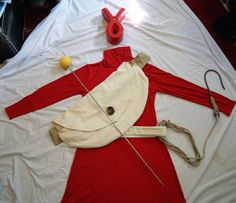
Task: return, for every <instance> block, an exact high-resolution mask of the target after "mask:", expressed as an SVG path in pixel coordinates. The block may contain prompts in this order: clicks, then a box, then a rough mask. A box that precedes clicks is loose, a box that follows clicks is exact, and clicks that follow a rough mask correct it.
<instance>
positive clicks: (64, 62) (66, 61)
mask: <svg viewBox="0 0 236 203" xmlns="http://www.w3.org/2000/svg"><path fill="white" fill-rule="evenodd" d="M60 65H61V67H62V68H63V69H65V70H66V69H68V68H69V67H70V66H71V65H72V59H71V57H69V56H63V57H61V59H60Z"/></svg>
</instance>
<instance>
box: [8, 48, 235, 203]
mask: <svg viewBox="0 0 236 203" xmlns="http://www.w3.org/2000/svg"><path fill="white" fill-rule="evenodd" d="M131 59H132V56H131V51H130V48H129V47H121V48H115V49H111V50H108V51H105V52H104V59H103V60H102V61H101V62H99V63H96V64H90V65H86V66H84V67H82V68H80V69H78V70H77V71H75V72H76V74H78V76H79V77H80V78H81V80H82V81H83V83H84V84H85V85H86V87H87V88H88V89H89V90H91V89H92V88H94V87H95V86H97V85H98V84H99V83H101V82H102V81H103V80H104V79H106V78H107V77H108V76H109V75H110V74H111V73H112V72H114V71H115V70H116V69H117V68H118V66H119V65H120V64H121V63H122V62H123V61H129V60H131ZM143 70H144V73H145V74H146V76H147V77H148V79H149V95H148V100H147V104H146V107H145V109H144V112H143V114H142V115H141V117H140V118H139V119H138V121H137V122H136V123H135V125H137V126H154V125H156V124H157V119H156V112H155V108H154V102H155V95H156V93H157V92H163V93H167V94H171V95H173V96H177V97H180V98H183V99H187V100H189V101H193V102H196V103H199V104H201V105H205V106H208V107H211V104H210V102H209V96H208V92H207V90H206V89H204V88H202V87H199V86H197V85H195V84H193V83H190V82H188V81H186V80H183V79H181V78H179V77H176V76H174V75H171V74H170V73H167V72H164V71H163V70H161V69H159V68H157V67H154V66H153V65H150V64H147V65H146V66H145V68H144V69H143ZM76 94H82V95H85V94H86V91H85V90H84V89H83V88H82V86H81V85H80V84H79V82H78V81H77V80H76V78H75V77H74V76H73V75H72V74H69V75H67V76H64V77H62V78H60V79H58V80H56V81H53V82H52V83H49V84H47V85H45V86H44V87H42V88H40V89H38V90H37V91H35V92H34V93H33V94H31V95H29V96H27V97H25V98H23V99H22V100H20V101H19V102H17V103H16V104H13V105H11V106H9V107H7V108H6V111H7V113H8V115H9V118H15V117H17V116H20V115H23V114H25V113H28V112H32V111H35V110H37V109H40V108H43V107H45V106H48V105H50V104H53V103H55V102H57V101H60V100H62V99H65V98H67V97H70V96H72V95H76ZM213 96H214V97H215V99H216V101H217V104H218V106H219V109H220V111H221V112H223V113H225V114H226V115H230V113H231V112H232V109H233V107H234V105H235V101H232V100H230V99H228V98H226V97H224V96H222V95H219V94H217V93H213ZM130 141H131V142H132V144H133V145H134V146H135V148H136V149H137V150H138V151H139V153H140V154H141V155H142V156H143V158H144V159H145V160H146V161H147V163H148V164H149V165H150V166H151V168H152V169H153V170H154V171H155V173H156V174H157V175H158V176H159V177H160V179H161V180H162V181H163V182H164V184H165V186H164V187H163V186H162V185H161V184H160V183H159V182H158V181H157V180H156V179H155V177H154V176H153V175H152V174H151V173H150V171H148V169H147V168H146V166H145V165H144V164H143V162H142V161H141V160H140V159H139V158H138V157H137V155H136V154H135V153H134V151H133V150H132V149H131V148H130V146H129V145H128V144H127V142H126V141H125V140H124V139H118V140H116V141H114V142H113V143H111V144H109V145H107V146H105V147H102V148H97V149H77V151H76V153H75V157H74V161H73V164H72V167H71V171H70V175H69V179H68V182H67V186H66V191H65V194H64V196H63V199H62V202H63V203H73V202H74V203H78V202H83V203H86V202H96V203H111V202H112V203H116V202H117V203H120V202H123V203H126V202H135V203H143V202H148V203H152V202H155V203H156V202H176V203H181V202H185V199H184V196H183V193H182V191H181V187H180V184H179V181H178V178H177V175H176V172H175V168H174V166H173V164H172V161H171V158H170V155H169V153H168V151H167V149H166V147H165V145H164V144H163V143H162V142H160V141H159V140H158V139H156V138H138V139H137V138H136V139H134V138H133V139H130Z"/></svg>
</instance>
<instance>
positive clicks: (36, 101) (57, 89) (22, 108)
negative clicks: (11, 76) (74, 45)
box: [5, 65, 89, 119]
mask: <svg viewBox="0 0 236 203" xmlns="http://www.w3.org/2000/svg"><path fill="white" fill-rule="evenodd" d="M74 72H75V73H76V74H77V75H78V77H79V78H80V79H81V81H82V82H83V83H84V84H85V85H87V84H88V74H89V68H88V67H87V65H86V66H84V67H81V68H80V69H78V70H76V71H74ZM85 93H86V92H85V90H84V88H83V87H82V85H81V84H80V83H79V81H78V80H77V79H76V78H75V76H74V75H73V74H72V73H70V74H68V75H66V76H63V77H61V78H59V79H57V80H55V81H53V82H51V83H49V84H47V85H45V86H43V87H41V88H39V89H38V90H36V91H35V92H33V93H32V94H30V95H28V96H26V97H24V98H23V99H21V100H20V101H18V102H16V103H15V104H12V105H10V106H8V107H6V109H5V110H6V112H7V115H8V117H9V118H10V119H13V118H15V117H18V116H21V115H24V114H27V113H29V112H33V111H35V110H38V109H41V108H44V107H46V106H49V105H51V104H53V103H56V102H58V101H61V100H63V99H65V98H68V97H70V96H74V95H77V94H85Z"/></svg>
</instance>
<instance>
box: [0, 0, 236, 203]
mask: <svg viewBox="0 0 236 203" xmlns="http://www.w3.org/2000/svg"><path fill="white" fill-rule="evenodd" d="M104 7H107V8H108V9H109V10H110V11H111V13H112V14H116V12H117V11H118V10H119V8H121V7H124V8H125V9H126V10H127V11H128V15H127V16H126V18H125V19H124V21H123V26H124V30H125V34H124V39H123V41H122V43H121V44H120V45H119V46H127V45H128V46H131V49H132V53H133V55H136V54H137V53H138V52H140V51H142V52H144V53H146V54H147V55H149V56H150V57H151V63H152V64H153V65H155V66H158V67H160V68H161V69H163V70H165V71H167V72H170V73H172V74H174V75H177V76H180V77H182V78H184V79H186V80H188V81H191V82H193V83H195V84H197V85H200V86H202V87H205V84H204V80H203V75H204V72H205V71H206V70H208V69H214V70H217V71H218V72H219V73H220V74H221V76H222V79H223V82H224V85H225V87H226V90H225V91H224V90H223V89H222V88H221V85H220V83H219V80H218V77H217V75H215V74H214V73H210V74H209V75H208V79H209V85H210V87H211V88H212V90H214V91H216V92H218V93H220V94H222V95H224V96H227V97H229V98H231V99H233V100H235V99H236V80H235V78H236V73H235V71H234V69H233V67H232V66H231V64H230V63H229V62H228V60H227V59H226V57H225V56H224V54H223V53H222V51H221V50H220V49H219V47H218V46H217V45H216V43H215V41H214V40H213V39H212V38H211V36H210V35H209V33H208V32H207V30H206V29H205V28H204V26H203V25H202V24H201V22H200V21H199V20H198V18H197V17H196V16H195V15H194V14H193V13H192V12H191V10H190V9H189V8H188V7H187V6H186V4H185V3H184V2H183V1H182V0H168V1H166V0H152V1H151V0H150V1H143V0H137V1H136V0H120V1H108V0H97V1H95V0H89V1H77V0H62V1H61V2H60V3H59V4H58V5H57V6H56V7H55V8H54V9H53V10H52V12H51V13H50V15H49V16H48V17H47V18H46V19H45V20H44V21H43V22H41V23H40V24H39V25H38V26H37V28H36V29H35V30H34V31H33V32H32V34H31V35H30V36H29V38H28V39H27V40H26V42H25V43H24V46H23V47H22V49H21V51H20V52H19V53H18V54H17V55H16V56H15V57H14V58H12V59H10V61H9V62H8V63H7V64H6V65H5V66H4V67H3V68H2V69H0V95H1V100H0V101H1V103H0V107H1V108H0V109H1V110H0V202H4V203H13V202H17V203H25V202H35V203H36V202H44V203H47V202H48V203H51V202H54V203H56V202H60V200H61V198H62V195H63V193H64V190H65V186H66V182H67V179H68V175H69V172H70V167H71V163H72V160H73V155H74V152H75V149H73V148H69V147H68V146H66V145H65V144H61V145H58V146H54V145H53V143H52V141H51V139H50V137H49V135H48V129H49V128H50V126H51V121H53V120H54V119H55V118H57V117H58V115H60V114H61V113H62V112H64V111H65V110H66V109H67V108H68V107H69V106H71V105H72V104H73V103H75V101H77V100H78V99H80V97H81V96H80V95H78V96H74V97H71V98H68V99H66V100H63V101H60V102H58V103H56V104H53V105H51V106H48V107H47V108H44V109H41V110H38V111H35V112H33V113H29V114H27V115H24V116H21V117H18V118H16V119H13V120H9V119H8V118H7V115H6V113H5V111H4V108H5V107H6V106H8V105H10V104H12V103H14V102H16V101H18V100H19V99H21V98H22V97H24V96H26V95H28V94H29V93H31V92H33V91H35V90H36V89H38V88H39V87H41V86H43V85H45V84H47V83H49V82H50V81H53V80H55V79H57V78H59V77H61V76H63V75H64V74H67V73H66V72H63V70H62V69H60V68H59V64H58V61H59V59H60V57H61V56H63V55H70V56H72V57H73V64H74V66H75V67H81V66H82V65H84V64H87V63H94V62H97V61H100V60H101V59H102V52H103V50H105V49H109V48H111V47H114V46H111V45H109V44H108V43H107V42H106V36H105V26H106V22H105V21H104V20H103V18H102V15H101V9H102V8H104ZM156 97H157V98H156V103H155V107H156V113H157V118H158V121H161V120H162V119H170V120H171V121H173V122H175V123H177V124H179V125H182V126H185V127H187V128H188V129H190V130H191V131H192V132H193V135H194V137H195V139H196V144H197V146H198V147H199V148H200V149H202V147H203V142H204V139H205V137H206V136H207V133H208V131H209V129H210V128H211V126H212V124H213V122H214V119H213V116H212V111H211V109H209V108H206V107H204V106H200V105H198V104H195V103H192V102H188V101H185V100H182V99H178V98H175V97H173V96H170V95H166V94H157V96H156ZM235 128H236V111H235V109H234V111H233V112H232V114H231V116H230V117H227V116H225V115H223V114H222V115H221V120H220V123H219V125H218V126H217V128H216V130H215V132H214V134H213V136H212V137H211V138H210V142H209V144H208V146H207V152H206V157H205V159H204V160H203V161H202V163H201V165H200V166H199V167H197V168H193V167H190V166H189V165H187V164H186V163H184V162H183V161H182V160H180V159H179V157H177V156H176V155H175V154H174V153H172V152H170V153H171V157H172V160H173V162H174V165H175V168H176V170H177V175H178V177H179V180H180V184H181V187H182V190H183V192H184V195H185V198H186V200H187V202H189V203H192V202H195V203H198V202H204V203H207V202H224V203H226V202H236V193H235V189H236V159H235V154H236V136H235ZM168 138H169V139H170V140H171V141H173V142H174V143H176V144H177V145H179V146H180V147H182V148H184V149H185V150H186V151H188V152H189V153H191V150H190V145H189V144H187V141H186V140H185V138H184V136H178V135H177V136H174V133H172V132H171V131H170V132H169V133H168Z"/></svg>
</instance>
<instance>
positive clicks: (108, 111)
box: [106, 106, 115, 116]
mask: <svg viewBox="0 0 236 203" xmlns="http://www.w3.org/2000/svg"><path fill="white" fill-rule="evenodd" d="M106 112H107V114H108V115H109V116H111V115H113V114H114V113H115V109H114V108H113V107H112V106H108V107H107V109H106Z"/></svg>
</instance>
